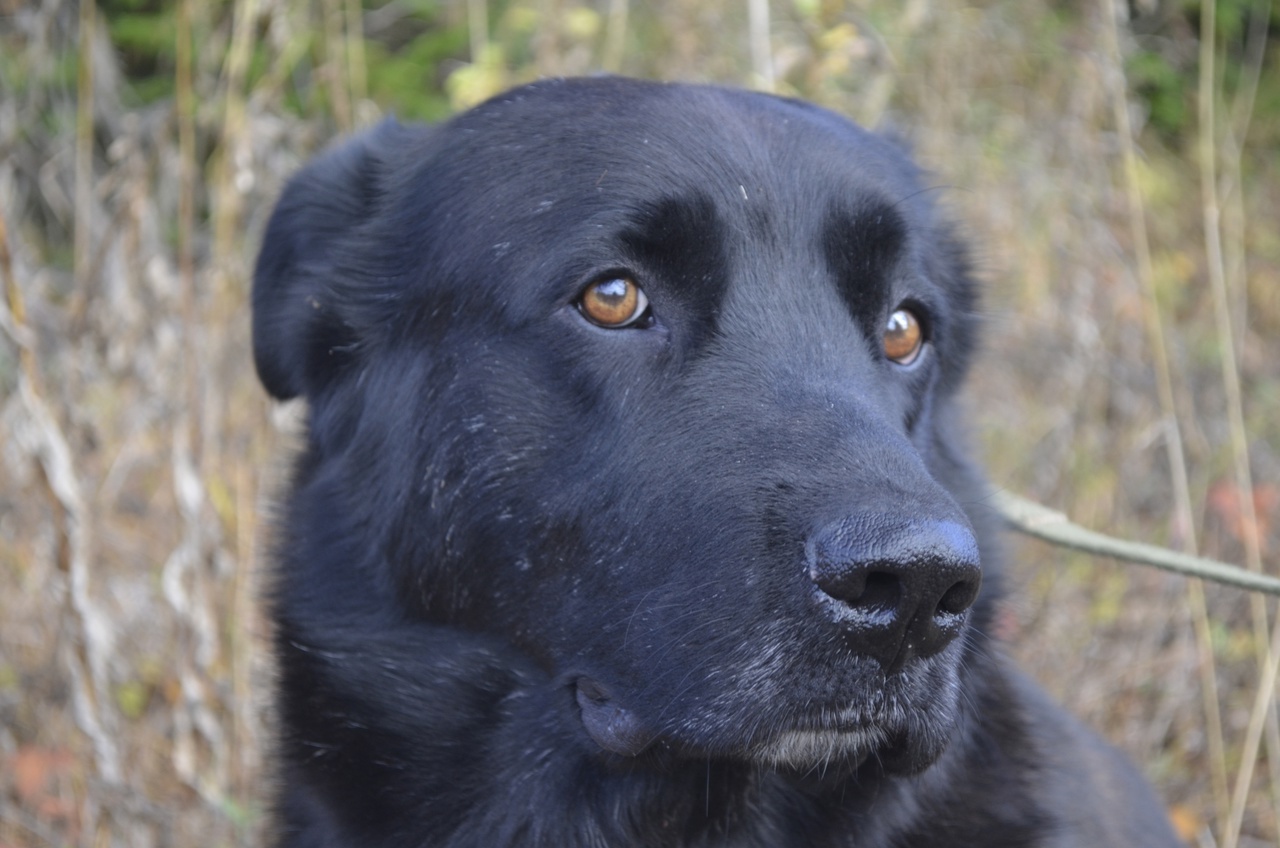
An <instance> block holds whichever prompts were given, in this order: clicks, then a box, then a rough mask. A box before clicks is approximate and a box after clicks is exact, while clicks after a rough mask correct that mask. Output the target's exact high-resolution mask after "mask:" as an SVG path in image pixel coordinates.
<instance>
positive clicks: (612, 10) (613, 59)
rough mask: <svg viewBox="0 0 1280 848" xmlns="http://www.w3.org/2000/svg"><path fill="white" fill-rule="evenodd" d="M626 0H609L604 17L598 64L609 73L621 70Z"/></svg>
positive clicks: (624, 46)
mask: <svg viewBox="0 0 1280 848" xmlns="http://www.w3.org/2000/svg"><path fill="white" fill-rule="evenodd" d="M629 9H630V4H629V3H628V0H609V13H608V17H607V18H606V19H605V29H604V50H603V53H602V55H601V58H600V66H601V67H602V68H603V69H604V70H606V71H608V72H609V73H614V74H616V73H619V72H620V71H621V70H622V56H623V53H624V51H625V49H626V38H627V15H628V12H629Z"/></svg>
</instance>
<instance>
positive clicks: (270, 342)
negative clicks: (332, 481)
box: [253, 119, 404, 400]
mask: <svg viewBox="0 0 1280 848" xmlns="http://www.w3.org/2000/svg"><path fill="white" fill-rule="evenodd" d="M403 132H404V128H403V127H401V126H400V125H399V124H397V123H396V122H395V121H394V120H390V119H389V120H387V121H384V122H383V123H382V124H380V125H379V126H378V127H376V128H374V129H372V130H370V131H368V132H366V133H363V134H361V135H358V136H356V137H354V138H352V139H349V140H348V141H346V142H343V143H341V144H340V145H338V146H336V147H334V148H332V149H330V150H329V151H327V152H326V153H323V154H321V155H320V156H319V157H318V158H316V159H315V160H314V161H312V162H311V163H310V164H308V165H307V166H306V167H304V168H303V169H302V170H301V171H299V172H298V173H297V174H295V175H294V176H293V177H292V178H291V179H290V180H289V183H288V185H287V186H286V187H285V189H284V192H283V193H282V195H281V197H280V200H279V202H278V203H277V204H276V208H275V211H274V212H273V213H272V215H271V220H270V222H269V223H268V224H267V229H266V233H265V234H264V236H263V239H262V251H261V252H260V253H259V254H258V263H257V266H256V267H255V268H254V273H253V358H254V364H255V365H256V366H257V369H258V377H259V379H261V380H262V384H263V385H264V386H265V387H266V389H267V391H268V392H270V393H271V394H272V395H274V396H275V397H276V398H278V399H280V400H287V399H289V398H292V397H296V396H298V395H311V394H313V393H314V392H315V391H316V390H317V389H319V388H320V387H321V386H323V385H324V384H325V383H326V382H328V379H329V378H330V377H331V376H332V375H333V374H334V373H335V372H336V371H337V370H339V369H340V368H341V367H342V364H343V362H344V361H345V356H344V352H345V351H349V350H351V349H353V347H354V344H355V342H356V339H355V338H354V334H353V331H352V330H351V329H350V328H349V326H348V325H347V324H346V322H344V321H343V320H342V318H341V316H340V314H339V312H338V308H337V303H336V300H337V298H335V297H334V294H335V292H336V289H337V288H338V287H339V286H340V285H341V283H342V281H341V280H340V279H339V278H340V277H341V276H342V274H341V273H340V272H339V270H338V268H337V267H336V266H337V265H338V264H339V263H340V262H341V261H342V257H343V255H344V253H343V251H344V249H349V248H346V247H345V246H347V245H350V244H351V243H352V239H353V238H358V237H359V236H358V233H359V228H360V225H361V224H362V223H363V222H366V221H367V220H369V219H370V217H371V214H372V213H373V211H374V209H375V206H376V204H377V203H378V202H379V198H380V197H381V194H382V192H381V185H382V183H383V181H384V179H385V178H384V174H383V171H384V170H385V165H384V158H385V156H386V154H387V153H388V152H389V151H390V150H391V149H392V147H393V142H394V141H395V137H396V136H397V135H399V134H400V133H403Z"/></svg>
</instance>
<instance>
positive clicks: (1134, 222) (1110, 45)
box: [1103, 0, 1231, 827]
mask: <svg viewBox="0 0 1280 848" xmlns="http://www.w3.org/2000/svg"><path fill="white" fill-rule="evenodd" d="M1103 5H1104V8H1103V14H1104V17H1105V20H1106V22H1107V23H1106V25H1105V26H1104V27H1103V30H1104V34H1105V37H1106V41H1107V52H1108V53H1109V54H1110V57H1111V62H1112V66H1113V67H1114V68H1115V75H1117V76H1118V79H1117V80H1116V82H1115V84H1114V85H1113V91H1112V102H1113V104H1114V114H1115V121H1116V131H1117V133H1118V134H1119V136H1120V144H1121V148H1122V151H1123V158H1124V172H1125V188H1126V192H1127V197H1128V214H1129V230H1130V233H1131V235H1132V238H1133V244H1134V254H1135V256H1134V258H1135V260H1136V262H1137V275H1138V282H1139V285H1141V287H1142V292H1143V299H1142V305H1143V317H1144V319H1145V323H1146V328H1147V343H1148V344H1149V345H1150V346H1151V352H1152V358H1153V360H1154V369H1155V377H1156V394H1157V396H1158V400H1159V403H1160V412H1161V415H1162V416H1163V418H1164V435H1165V438H1164V444H1165V454H1166V456H1167V458H1168V462H1169V469H1170V476H1171V477H1172V483H1173V496H1174V511H1175V521H1176V525H1175V526H1176V528H1177V530H1178V533H1177V534H1175V535H1180V536H1181V538H1182V539H1183V540H1184V543H1185V546H1186V549H1187V550H1188V551H1189V552H1190V553H1191V554H1192V555H1196V554H1198V551H1199V545H1198V544H1197V540H1196V530H1195V516H1194V512H1193V510H1192V507H1191V486H1190V482H1189V476H1188V473H1187V460H1186V450H1185V448H1184V447H1183V441H1182V430H1181V428H1180V427H1179V425H1178V414H1177V404H1176V401H1175V398H1174V391H1173V376H1172V370H1171V368H1170V365H1169V351H1168V346H1167V344H1166V342H1165V332H1164V320H1163V318H1162V317H1161V315H1160V308H1159V302H1158V301H1157V299H1156V291H1155V275H1154V272H1153V270H1152V263H1151V246H1150V242H1149V239H1148V237H1147V220H1146V204H1145V202H1144V200H1143V196H1142V189H1141V186H1140V184H1139V181H1138V156H1137V150H1136V145H1135V142H1134V137H1133V127H1132V126H1131V124H1130V121H1129V103H1128V96H1127V92H1128V84H1127V82H1126V80H1125V78H1124V58H1123V55H1122V53H1121V51H1120V35H1119V26H1120V23H1119V21H1120V11H1119V9H1118V8H1117V5H1116V2H1115V0H1104V3H1103ZM1187 604H1188V606H1189V607H1190V612H1191V620H1192V625H1193V627H1194V629H1195V635H1196V647H1197V651H1198V654H1199V662H1198V664H1197V665H1198V670H1199V672H1200V691H1201V703H1202V708H1203V709H1204V717H1205V725H1206V734H1205V736H1206V740H1207V742H1208V748H1209V751H1208V758H1209V776H1210V785H1211V786H1212V787H1213V799H1214V810H1215V815H1216V817H1217V820H1218V822H1220V823H1222V825H1221V826H1223V827H1225V822H1226V817H1227V815H1228V811H1229V810H1230V808H1231V807H1230V796H1229V794H1228V790H1227V756H1226V740H1225V738H1224V736H1223V729H1222V713H1221V695H1220V693H1219V692H1218V673H1217V662H1216V659H1215V657H1214V653H1213V634H1212V630H1211V627H1210V622H1209V608H1208V604H1207V603H1206V600H1205V595H1204V585H1203V584H1202V583H1201V582H1200V581H1199V580H1188V581H1187Z"/></svg>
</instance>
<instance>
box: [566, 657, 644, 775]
mask: <svg viewBox="0 0 1280 848" xmlns="http://www.w3.org/2000/svg"><path fill="white" fill-rule="evenodd" d="M574 688H575V697H576V699H577V701H578V710H579V716H580V718H581V721H582V727H583V729H585V730H586V731H587V735H588V736H590V737H591V740H592V741H593V742H595V743H596V744H597V745H599V746H600V747H601V748H603V749H604V750H606V751H608V752H610V753H613V754H618V755H619V756H623V757H636V756H639V755H640V754H641V753H643V752H644V751H645V749H646V748H648V747H649V746H650V745H651V744H653V742H654V740H655V739H656V738H657V734H656V733H654V732H653V731H651V730H649V729H648V728H647V727H645V725H644V723H643V722H642V721H640V719H639V717H638V716H636V714H635V713H633V712H632V711H631V710H628V709H627V708H626V707H624V706H622V705H620V704H619V703H618V702H617V701H615V700H614V699H613V698H612V697H611V696H610V694H609V691H608V690H607V689H605V688H604V687H603V686H601V685H600V684H599V683H598V682H596V681H595V680H592V679H591V678H589V677H580V678H578V680H577V682H576V683H575V686H574Z"/></svg>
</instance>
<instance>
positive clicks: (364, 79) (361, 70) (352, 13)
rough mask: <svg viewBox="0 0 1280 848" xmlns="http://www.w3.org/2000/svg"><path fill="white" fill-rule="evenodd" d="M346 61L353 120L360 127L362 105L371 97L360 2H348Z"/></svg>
mask: <svg viewBox="0 0 1280 848" xmlns="http://www.w3.org/2000/svg"><path fill="white" fill-rule="evenodd" d="M344 11H345V12H346V30H347V39H346V59H347V90H348V91H350V92H351V112H352V114H351V119H352V122H353V125H354V126H356V127H358V126H360V124H361V120H360V108H359V107H360V105H361V104H362V103H364V101H365V99H366V98H367V97H368V95H369V79H368V77H369V74H368V69H367V68H366V67H365V55H364V15H363V13H362V12H361V10H360V0H346V3H345V5H344Z"/></svg>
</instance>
